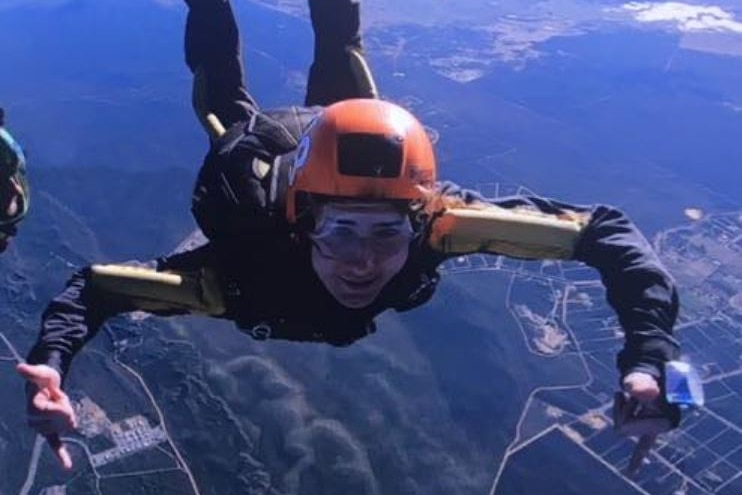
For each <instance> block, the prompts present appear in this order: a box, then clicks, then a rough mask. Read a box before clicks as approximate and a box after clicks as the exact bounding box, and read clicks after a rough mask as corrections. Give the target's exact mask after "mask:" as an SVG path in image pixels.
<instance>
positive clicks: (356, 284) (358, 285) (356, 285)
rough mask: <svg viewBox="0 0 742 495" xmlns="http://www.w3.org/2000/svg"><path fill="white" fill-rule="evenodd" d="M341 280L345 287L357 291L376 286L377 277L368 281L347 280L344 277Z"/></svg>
mask: <svg viewBox="0 0 742 495" xmlns="http://www.w3.org/2000/svg"><path fill="white" fill-rule="evenodd" d="M340 279H341V280H342V281H343V283H344V284H345V285H347V286H348V287H350V288H351V289H355V290H362V289H368V288H369V287H371V286H372V285H373V284H374V282H376V277H372V278H367V279H347V278H344V277H340Z"/></svg>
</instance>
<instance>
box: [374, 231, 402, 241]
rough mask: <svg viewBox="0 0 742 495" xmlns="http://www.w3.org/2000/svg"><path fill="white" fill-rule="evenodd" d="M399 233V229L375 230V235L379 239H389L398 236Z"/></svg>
mask: <svg viewBox="0 0 742 495" xmlns="http://www.w3.org/2000/svg"><path fill="white" fill-rule="evenodd" d="M399 234H400V231H399V229H380V230H376V231H374V237H376V238H377V239H389V238H390V237H397V236H398V235H399Z"/></svg>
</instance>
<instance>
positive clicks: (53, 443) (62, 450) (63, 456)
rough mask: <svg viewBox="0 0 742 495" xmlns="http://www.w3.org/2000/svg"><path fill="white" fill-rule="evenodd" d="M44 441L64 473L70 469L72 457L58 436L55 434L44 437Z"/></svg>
mask: <svg viewBox="0 0 742 495" xmlns="http://www.w3.org/2000/svg"><path fill="white" fill-rule="evenodd" d="M46 441H47V442H48V443H49V447H51V449H52V451H54V455H55V456H57V459H59V462H60V463H61V464H62V467H63V468H64V469H65V470H66V471H69V470H70V469H72V456H71V455H70V453H69V451H68V450H67V447H66V446H65V445H64V443H63V442H62V439H61V438H59V435H58V434H56V433H52V434H51V435H46Z"/></svg>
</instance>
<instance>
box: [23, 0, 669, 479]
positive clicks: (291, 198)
mask: <svg viewBox="0 0 742 495" xmlns="http://www.w3.org/2000/svg"><path fill="white" fill-rule="evenodd" d="M186 3H187V4H188V6H189V9H190V10H189V14H188V20H187V25H186V44H185V45H186V61H187V64H188V66H189V68H190V69H191V71H192V72H193V74H194V107H195V110H196V113H197V115H198V117H199V119H200V121H201V122H202V123H203V124H204V126H205V127H206V128H207V130H208V132H209V133H210V135H211V146H210V150H209V152H208V154H207V156H206V158H205V160H204V164H203V166H202V169H201V171H200V173H199V177H198V180H197V183H196V187H195V191H194V200H193V205H192V212H193V214H194V217H195V218H196V220H197V222H198V224H199V226H200V228H201V230H202V231H203V232H204V233H205V235H206V236H207V237H208V242H207V243H206V244H205V245H202V246H200V247H197V248H194V249H192V250H188V251H185V252H182V253H178V254H174V255H168V256H164V257H162V258H159V259H157V260H152V261H149V262H146V263H142V264H137V265H127V266H124V265H92V266H89V267H87V268H85V269H83V270H81V271H80V272H78V273H76V274H74V275H73V276H72V278H71V279H70V280H69V281H68V283H67V286H66V288H65V289H64V291H63V292H61V293H60V294H59V295H58V296H57V297H55V298H54V299H53V301H52V302H51V303H50V304H49V306H48V307H47V309H46V310H45V312H44V314H43V318H42V325H41V332H40V335H39V338H38V340H37V342H36V344H35V345H34V347H33V348H32V350H31V351H30V353H29V355H28V359H27V364H21V365H19V366H18V371H19V372H20V373H21V374H22V375H23V376H24V377H25V378H26V379H27V380H28V390H29V394H28V397H29V403H28V410H29V423H30V425H31V426H33V427H34V428H35V429H36V430H37V431H39V433H41V434H43V435H46V437H47V439H48V440H49V443H50V445H51V446H52V448H53V449H54V452H55V454H56V455H57V457H58V458H59V459H60V461H61V463H62V465H63V466H64V467H65V468H68V469H69V468H71V458H70V456H69V453H68V452H67V450H66V449H65V447H64V445H63V443H62V442H61V441H60V437H59V434H60V433H63V432H64V431H66V430H68V429H70V428H73V427H74V426H75V422H76V418H75V415H74V412H73V409H72V406H71V404H70V401H69V398H68V397H67V395H66V393H65V392H64V390H63V388H62V383H63V379H64V376H65V375H66V374H67V371H68V369H69V366H70V363H71V361H72V358H73V356H74V355H75V354H76V353H77V352H78V351H79V350H80V349H81V348H82V347H83V345H84V344H85V343H86V342H88V341H89V340H90V339H91V338H93V337H94V336H95V335H96V333H97V332H98V330H99V327H100V326H101V324H103V323H104V322H105V320H106V319H108V318H110V317H112V316H114V315H116V314H120V313H123V312H129V311H134V310H145V311H149V312H151V313H153V314H156V315H162V316H171V315H180V314H187V313H200V314H206V315H210V316H212V317H215V318H221V319H228V320H232V321H234V322H235V323H236V325H237V327H238V328H239V329H240V330H241V331H242V332H244V333H246V334H248V335H250V336H252V337H253V338H254V339H257V340H265V339H284V340H292V341H300V342H317V343H319V342H321V343H327V344H331V345H335V346H346V345H349V344H351V343H353V342H355V341H357V340H359V339H362V338H363V337H365V336H367V335H368V334H370V333H372V332H374V331H375V325H374V318H375V317H376V316H377V315H378V314H380V313H381V312H383V311H385V310H387V309H395V310H397V311H407V310H410V309H413V308H415V307H417V306H420V305H422V304H424V303H425V302H427V301H428V300H429V299H430V298H431V297H432V296H433V293H434V292H435V289H436V286H437V284H438V280H439V274H438V272H437V267H438V266H439V265H440V264H441V263H442V262H444V261H445V260H446V259H449V258H451V257H454V256H460V255H463V254H468V253H475V252H480V253H491V254H501V255H506V256H511V257H516V258H522V259H545V258H552V259H569V260H577V261H581V262H584V263H586V264H587V265H589V266H592V267H594V268H596V269H597V270H598V271H599V273H600V275H601V278H602V281H603V283H604V285H605V287H606V290H607V299H608V302H609V303H610V305H611V306H612V307H613V309H614V310H615V311H616V314H617V316H618V319H619V321H620V323H621V326H622V327H623V329H624V331H625V335H626V342H625V345H624V348H623V350H622V351H621V352H620V353H619V355H618V360H617V364H618V370H619V373H620V376H621V380H622V383H623V386H624V388H625V390H626V392H627V394H628V395H629V396H630V397H632V398H634V399H636V400H639V401H644V402H651V401H654V400H656V399H657V398H658V396H659V394H660V385H659V380H660V378H661V377H662V374H663V365H664V363H665V362H667V361H669V360H671V359H675V358H676V357H677V356H678V354H679V344H678V342H677V341H676V340H675V338H674V337H673V336H672V329H673V325H674V323H675V319H676V316H677V312H678V297H677V292H676V288H675V285H674V283H673V281H672V279H671V277H670V275H669V274H668V272H667V271H666V269H665V268H664V267H663V265H662V263H661V262H660V260H659V259H658V257H657V255H656V254H655V252H654V251H653V250H652V248H651V246H650V244H649V243H648V242H647V240H646V239H645V238H644V237H643V236H642V234H641V233H640V232H639V230H638V229H637V227H636V226H635V225H634V224H633V223H632V222H631V221H630V220H629V219H628V218H627V217H626V215H625V214H623V213H622V212H621V211H619V210H617V209H615V208H612V207H610V206H605V205H595V206H589V207H586V206H576V205H571V204H566V203H561V202H558V201H553V200H549V199H545V198H541V197H525V196H515V197H508V198H502V199H498V200H490V199H486V198H484V197H482V196H480V195H478V194H477V193H475V192H472V191H468V190H464V189H461V188H459V187H457V186H456V185H454V184H451V183H439V182H437V181H436V161H435V156H434V153H433V148H432V145H431V142H430V140H429V139H428V136H427V134H426V132H425V130H424V128H423V126H422V125H421V124H420V122H419V121H418V120H417V119H416V118H415V117H414V116H413V115H411V114H410V113H409V112H408V111H406V110H405V109H403V108H401V107H400V106H398V105H395V104H393V103H390V102H387V101H383V100H381V99H378V98H377V91H376V86H375V84H374V82H373V78H372V75H371V73H370V72H369V70H368V65H367V64H366V62H365V59H364V57H363V50H362V46H361V37H360V31H359V5H358V3H357V1H356V0H310V1H309V7H310V12H311V20H312V26H313V29H314V33H315V47H314V50H315V51H314V61H313V65H312V68H311V70H310V74H309V80H308V88H307V95H306V101H305V106H303V107H296V106H295V107H288V108H282V109H277V110H267V111H263V110H261V109H260V108H259V107H258V105H257V103H256V102H255V100H253V98H252V96H251V95H250V94H249V93H248V92H247V90H246V87H245V85H244V79H243V68H242V62H241V52H240V42H239V36H238V29H237V24H236V22H235V19H234V16H233V13H232V10H231V6H230V4H229V2H228V1H226V0H186Z"/></svg>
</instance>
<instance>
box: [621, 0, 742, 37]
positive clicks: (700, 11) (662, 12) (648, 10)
mask: <svg viewBox="0 0 742 495" xmlns="http://www.w3.org/2000/svg"><path fill="white" fill-rule="evenodd" d="M622 8H623V9H624V10H627V11H629V12H631V13H632V15H633V16H634V18H635V19H636V20H637V21H639V22H670V23H674V24H676V25H677V27H678V29H680V30H681V31H687V32H697V31H713V32H727V33H728V32H731V33H739V34H742V22H738V21H737V20H736V19H735V18H734V15H733V14H731V13H729V12H726V11H725V10H724V9H722V8H721V7H717V6H714V5H691V4H688V3H681V2H662V3H650V2H629V3H627V4H624V5H623V7H622Z"/></svg>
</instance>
